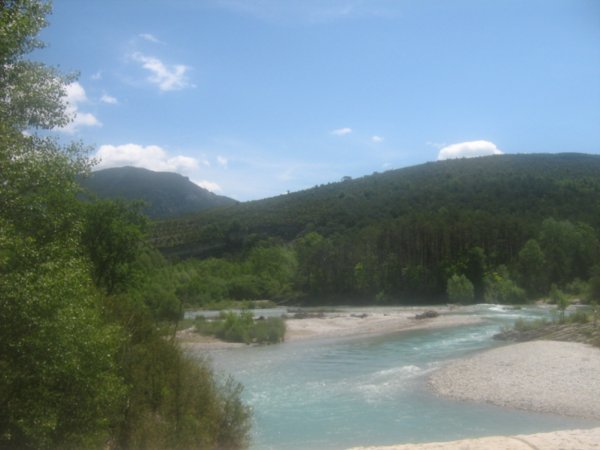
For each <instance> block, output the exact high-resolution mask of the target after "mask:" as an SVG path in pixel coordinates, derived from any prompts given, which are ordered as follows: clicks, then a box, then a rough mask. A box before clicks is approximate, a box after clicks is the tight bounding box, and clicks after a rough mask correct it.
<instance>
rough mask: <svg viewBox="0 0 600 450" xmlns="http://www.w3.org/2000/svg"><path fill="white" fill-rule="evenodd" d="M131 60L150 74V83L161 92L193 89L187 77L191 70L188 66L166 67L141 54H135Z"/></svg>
mask: <svg viewBox="0 0 600 450" xmlns="http://www.w3.org/2000/svg"><path fill="white" fill-rule="evenodd" d="M131 58H132V59H133V60H134V61H136V62H138V63H140V64H141V65H142V67H143V68H144V69H146V70H147V71H149V72H150V76H149V77H148V81H149V82H150V83H152V84H154V85H156V86H158V88H159V89H160V90H161V91H177V90H181V89H185V88H188V87H193V85H192V84H191V83H190V82H189V80H188V77H187V75H186V73H187V71H188V70H189V67H188V66H184V65H183V64H176V65H173V66H166V65H165V64H164V63H163V62H162V61H161V60H160V59H158V58H155V57H154V56H146V55H144V54H142V53H140V52H135V53H133V54H132V55H131Z"/></svg>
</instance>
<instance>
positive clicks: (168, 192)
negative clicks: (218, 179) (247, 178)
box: [80, 166, 237, 219]
mask: <svg viewBox="0 0 600 450" xmlns="http://www.w3.org/2000/svg"><path fill="white" fill-rule="evenodd" d="M80 182H81V184H82V186H83V187H84V188H85V189H87V190H88V191H90V192H91V193H92V194H94V195H96V196H98V197H99V198H124V199H126V200H143V201H144V202H145V203H147V207H146V208H145V212H146V214H148V216H149V217H151V218H153V219H165V218H170V217H178V216H182V215H186V214H192V213H197V212H199V211H204V210H207V209H211V208H218V207H223V206H227V205H232V204H235V203H237V201H236V200H234V199H231V198H229V197H225V196H221V195H217V194H214V193H213V192H210V191H209V190H207V189H204V188H202V187H200V186H198V185H196V184H195V183H193V182H191V181H190V180H189V178H187V177H185V176H183V175H180V174H178V173H174V172H156V171H152V170H148V169H143V168H140V167H133V166H124V167H113V168H108V169H101V170H97V171H94V172H92V173H91V174H90V175H89V176H88V177H85V178H83V179H82V180H80Z"/></svg>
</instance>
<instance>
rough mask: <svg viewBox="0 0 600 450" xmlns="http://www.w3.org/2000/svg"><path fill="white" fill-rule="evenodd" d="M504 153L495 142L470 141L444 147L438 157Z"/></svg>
mask: <svg viewBox="0 0 600 450" xmlns="http://www.w3.org/2000/svg"><path fill="white" fill-rule="evenodd" d="M502 153H503V152H502V151H501V150H499V149H498V147H496V144H494V143H493V142H490V141H469V142H460V143H458V144H452V145H448V146H446V147H444V148H442V149H441V150H440V152H439V153H438V158H437V159H438V160H442V159H453V158H472V157H474V156H488V155H501V154H502Z"/></svg>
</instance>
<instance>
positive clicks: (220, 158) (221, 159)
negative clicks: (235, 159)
mask: <svg viewBox="0 0 600 450" xmlns="http://www.w3.org/2000/svg"><path fill="white" fill-rule="evenodd" d="M217 162H218V163H219V165H220V166H222V167H225V168H226V167H227V164H229V161H228V160H227V158H225V157H224V156H217Z"/></svg>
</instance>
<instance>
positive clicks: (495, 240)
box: [153, 153, 600, 302]
mask: <svg viewBox="0 0 600 450" xmlns="http://www.w3.org/2000/svg"><path fill="white" fill-rule="evenodd" d="M599 198H600V157H598V156H592V155H583V154H570V153H565V154H554V155H550V154H537V155H533V154H524V155H500V156H491V157H483V158H473V159H462V160H448V161H442V162H435V163H428V164H424V165H420V166H415V167H410V168H406V169H400V170H395V171H389V172H386V173H382V174H374V175H371V176H366V177H364V178H360V179H356V180H345V181H342V182H338V183H332V184H329V185H326V186H319V187H315V188H313V189H309V190H306V191H302V192H297V193H293V194H288V195H282V196H279V197H275V198H271V199H266V200H261V201H255V202H248V203H244V204H238V205H235V206H233V207H229V208H225V209H221V210H217V211H209V212H206V213H203V214H200V215H197V216H194V217H188V218H186V219H184V220H173V221H164V222H160V223H158V224H156V227H155V231H154V238H153V239H154V242H156V243H157V245H158V246H159V247H160V248H161V250H162V252H163V253H164V254H166V255H169V256H171V257H175V258H189V257H195V258H201V259H202V258H206V257H222V256H229V257H231V256H235V255H244V254H246V253H247V252H248V251H249V250H251V249H252V248H254V247H255V246H256V245H257V243H260V246H264V245H265V244H264V242H263V241H264V240H265V239H270V240H271V241H272V240H273V239H276V240H278V241H279V242H280V245H283V244H285V243H287V244H289V245H291V248H293V249H294V252H295V255H296V258H297V264H298V267H297V271H296V276H295V278H294V282H293V285H294V287H295V290H296V291H297V292H300V293H301V295H304V296H305V298H307V299H309V298H312V299H316V298H328V299H332V298H340V299H349V298H356V299H360V301H363V300H368V301H372V300H374V299H375V298H378V299H380V300H382V299H389V301H404V302H415V301H424V300H425V301H431V300H436V299H437V300H446V298H447V284H448V280H449V279H450V278H451V277H452V276H453V275H456V276H465V277H467V278H468V279H469V280H470V282H471V283H472V284H473V285H474V289H475V297H477V298H480V299H482V298H483V295H484V278H485V276H486V274H487V275H489V276H491V274H493V273H496V274H498V273H499V272H498V271H500V272H502V273H503V275H502V276H500V275H498V276H500V277H501V278H502V279H510V280H511V281H515V280H516V279H517V278H518V277H519V276H521V275H522V274H520V273H519V271H518V270H517V269H516V267H517V265H518V264H519V258H520V254H521V252H522V250H523V248H524V245H525V244H526V243H527V242H528V241H529V240H531V239H536V243H540V244H544V245H546V246H552V245H555V244H556V245H558V243H559V242H562V243H564V245H565V248H563V249H560V250H556V251H555V252H554V253H556V255H558V253H560V252H567V253H569V256H568V257H567V256H566V253H565V257H564V258H562V257H561V258H562V260H561V261H546V262H545V263H544V264H554V265H556V266H558V265H560V264H562V267H563V269H562V270H564V271H565V273H560V274H559V273H558V272H560V269H558V268H555V269H552V270H555V272H556V273H553V274H552V275H551V276H550V275H549V276H548V278H547V281H546V282H545V283H543V287H538V288H536V289H533V288H532V287H531V286H525V284H526V283H521V284H523V288H524V289H526V290H528V291H530V292H531V293H532V294H533V291H536V293H538V294H541V293H547V292H548V290H549V289H550V285H551V284H552V283H558V284H559V285H563V287H564V284H565V283H567V282H569V281H572V280H573V279H574V278H576V277H579V278H583V279H587V278H588V277H589V276H590V270H591V268H592V266H593V265H594V264H595V263H597V262H598V253H597V250H598V248H597V245H598V242H597V235H598V229H599V227H600V202H599V201H598V199H599ZM569 239H572V241H571V242H570V243H569V244H567V243H566V241H568V240H569ZM541 251H542V252H546V253H548V254H547V255H546V256H547V257H548V258H550V257H551V255H550V253H552V251H551V250H550V249H549V248H545V249H544V248H542V249H541ZM574 253H576V254H574ZM556 257H559V256H556ZM573 264H576V265H577V267H576V268H575V267H571V265H573ZM539 270H540V271H550V269H549V268H541V267H540V268H539ZM509 272H510V273H509Z"/></svg>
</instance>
